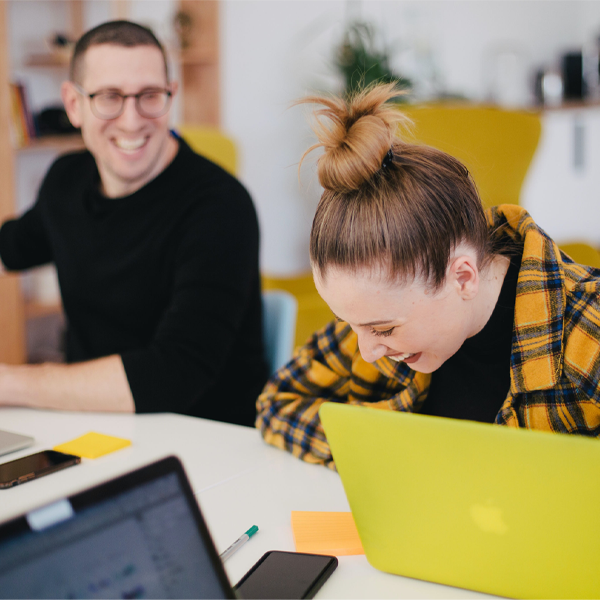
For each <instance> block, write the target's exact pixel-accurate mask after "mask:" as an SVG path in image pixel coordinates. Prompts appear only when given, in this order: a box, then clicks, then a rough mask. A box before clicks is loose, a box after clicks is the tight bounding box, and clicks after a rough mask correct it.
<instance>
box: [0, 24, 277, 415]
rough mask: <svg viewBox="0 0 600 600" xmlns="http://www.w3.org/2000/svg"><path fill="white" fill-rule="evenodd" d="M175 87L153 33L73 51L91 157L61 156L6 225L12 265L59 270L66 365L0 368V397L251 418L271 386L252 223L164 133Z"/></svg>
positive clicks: (74, 85)
mask: <svg viewBox="0 0 600 600" xmlns="http://www.w3.org/2000/svg"><path fill="white" fill-rule="evenodd" d="M176 93H177V84H176V83H175V82H172V81H169V78H168V73H167V63H166V59H165V54H164V49H163V47H162V46H161V44H160V42H159V41H158V40H157V39H156V37H155V36H154V34H153V33H152V32H151V31H150V30H148V29H146V28H144V27H141V26H139V25H136V24H134V23H130V22H127V21H114V22H110V23H105V24H102V25H100V26H98V27H96V28H94V29H92V30H91V31H89V32H87V33H86V34H85V35H83V37H82V38H81V39H80V40H79V42H78V43H77V46H76V48H75V51H74V55H73V59H72V63H71V73H70V81H67V82H65V83H64V84H63V86H62V90H61V94H62V99H63V102H64V105H65V109H66V111H67V114H68V116H69V119H70V120H71V122H72V123H73V125H74V126H75V127H79V128H81V133H82V136H83V141H84V143H85V146H86V148H87V151H86V152H81V153H76V154H71V155H67V156H63V157H61V158H59V159H58V160H57V161H56V162H55V163H54V164H53V165H52V167H51V168H50V170H49V172H48V174H47V175H46V178H45V180H44V182H43V184H42V186H41V189H40V191H39V195H38V198H37V201H36V203H35V205H34V206H33V208H32V209H31V210H30V211H28V212H27V213H25V214H24V215H23V216H22V217H21V218H19V219H16V220H13V221H9V222H6V223H5V224H4V225H3V226H2V228H1V229H0V258H1V259H2V263H3V264H4V266H5V268H6V269H9V270H21V269H27V268H30V267H34V266H38V265H41V264H44V263H48V262H54V263H55V264H56V268H57V272H58V278H59V283H60V288H61V295H62V300H63V305H64V310H65V315H66V320H67V334H66V351H67V362H68V364H43V365H19V366H7V365H0V404H5V405H7V404H10V405H19V406H36V407H40V408H54V409H64V410H92V411H118V412H119V411H120V412H134V411H136V412H162V411H171V412H180V413H184V414H190V415H196V416H201V417H206V418H211V419H218V420H222V421H228V422H232V423H239V424H243V425H249V426H251V425H253V422H254V418H255V407H254V403H255V399H256V397H257V396H258V394H259V392H260V389H261V388H262V385H263V384H264V382H265V379H266V367H265V363H264V359H263V353H262V336H261V300H260V283H259V281H260V280H259V270H258V225H257V220H256V214H255V211H254V207H253V205H252V201H251V199H250V197H249V196H248V194H247V192H246V190H245V189H244V188H243V187H242V186H241V184H240V183H239V182H238V181H236V180H235V179H234V178H233V177H231V176H230V175H228V174H227V173H225V172H224V171H223V170H222V169H220V168H219V167H217V166H216V165H214V164H213V163H211V162H210V161H208V160H206V159H204V158H203V157H200V156H198V155H196V154H194V153H193V152H192V151H191V150H190V148H189V147H188V146H187V145H186V144H185V142H183V140H181V139H178V138H177V137H175V136H174V135H173V134H172V133H171V132H170V131H169V126H168V119H169V108H170V105H171V100H172V98H173V96H174V95H175V94H176Z"/></svg>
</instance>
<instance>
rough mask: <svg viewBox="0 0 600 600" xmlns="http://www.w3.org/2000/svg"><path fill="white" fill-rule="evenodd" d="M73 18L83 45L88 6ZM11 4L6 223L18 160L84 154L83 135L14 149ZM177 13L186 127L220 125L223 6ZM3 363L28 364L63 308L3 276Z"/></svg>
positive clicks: (119, 6) (2, 141) (0, 158)
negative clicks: (39, 328) (41, 328)
mask: <svg viewBox="0 0 600 600" xmlns="http://www.w3.org/2000/svg"><path fill="white" fill-rule="evenodd" d="M62 1H63V2H64V3H65V4H66V5H67V6H68V11H69V14H70V28H69V31H70V34H71V36H72V37H73V38H74V39H77V38H78V37H79V36H80V35H81V34H82V33H83V31H84V21H85V20H84V16H85V15H84V11H85V5H86V3H87V2H86V1H85V0H62ZM110 2H111V18H114V19H127V18H129V15H130V8H131V6H130V2H128V0H110ZM8 5H9V2H7V1H3V0H0V40H2V41H0V44H1V48H2V50H1V52H0V181H2V185H1V186H0V223H1V222H2V221H4V220H5V219H6V218H8V217H11V216H13V215H14V214H15V211H16V202H15V196H14V194H15V192H14V190H15V180H14V178H15V157H16V156H20V157H22V156H24V155H25V156H27V155H29V154H33V153H37V152H48V151H54V152H57V153H62V152H72V151H76V150H80V149H82V148H84V145H83V140H82V139H81V136H80V135H78V134H74V135H64V136H48V137H43V138H39V139H34V140H32V141H31V142H30V143H29V144H28V145H27V146H25V147H22V148H19V149H14V148H13V147H12V145H11V142H10V118H11V117H10V115H11V99H10V93H9V86H8V83H9V81H10V77H11V66H10V59H9V51H8V10H9V7H8ZM176 9H177V10H179V11H182V12H185V13H186V14H187V15H188V16H189V17H190V22H191V28H190V45H189V47H187V48H185V50H182V51H180V52H175V53H174V54H175V55H174V56H173V59H174V60H175V62H177V63H178V64H179V65H180V69H181V81H180V83H181V94H182V114H183V122H184V123H185V124H203V125H210V126H213V127H218V126H219V125H220V111H219V106H220V94H219V45H218V31H219V0H179V1H178V2H177V4H176ZM67 65H68V57H67V56H65V55H64V54H62V53H56V54H55V53H47V54H41V53H38V54H32V55H30V56H29V57H28V58H27V60H26V61H25V66H26V67H31V68H35V69H42V70H45V69H66V66H67ZM0 307H1V310H0V363H9V364H19V363H23V362H25V361H26V353H27V349H26V343H25V331H26V324H27V321H28V320H30V319H36V318H39V317H46V316H48V315H53V314H57V313H60V312H61V310H62V307H61V305H60V303H49V304H48V303H42V302H38V301H36V300H35V299H32V300H27V301H26V300H25V299H24V298H23V294H22V291H21V286H20V281H19V276H18V275H9V274H4V275H0Z"/></svg>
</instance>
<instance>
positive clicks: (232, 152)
mask: <svg viewBox="0 0 600 600" xmlns="http://www.w3.org/2000/svg"><path fill="white" fill-rule="evenodd" d="M177 132H178V133H179V135H181V137H182V138H183V139H184V140H185V141H186V142H187V143H188V145H189V146H190V148H191V149H192V150H193V151H194V152H197V153H198V154H202V156H206V158H208V159H209V160H212V161H213V162H214V163H216V164H217V165H219V166H220V167H223V168H224V169H225V170H226V171H228V172H229V173H231V174H232V175H235V174H236V173H237V151H236V147H235V144H234V142H233V140H232V139H231V138H229V137H227V136H226V135H224V134H223V132H222V131H220V130H218V129H214V128H212V127H203V126H201V125H181V126H179V127H177Z"/></svg>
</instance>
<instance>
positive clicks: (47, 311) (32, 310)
mask: <svg viewBox="0 0 600 600" xmlns="http://www.w3.org/2000/svg"><path fill="white" fill-rule="evenodd" d="M60 313H62V304H61V303H60V302H54V303H52V304H46V303H45V302H36V301H34V300H28V301H26V302H25V318H26V319H35V318H37V317H48V316H50V315H59V314H60Z"/></svg>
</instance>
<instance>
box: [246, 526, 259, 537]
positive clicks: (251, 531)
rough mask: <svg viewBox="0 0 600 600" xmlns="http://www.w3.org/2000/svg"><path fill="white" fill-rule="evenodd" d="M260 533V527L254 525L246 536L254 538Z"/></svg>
mask: <svg viewBox="0 0 600 600" xmlns="http://www.w3.org/2000/svg"><path fill="white" fill-rule="evenodd" d="M257 531H258V527H257V526H256V525H252V527H250V529H248V531H246V535H247V536H248V537H252V536H253V535H254V534H255V533H256V532H257Z"/></svg>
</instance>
